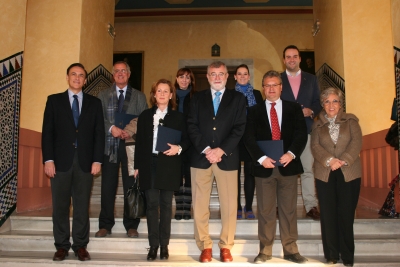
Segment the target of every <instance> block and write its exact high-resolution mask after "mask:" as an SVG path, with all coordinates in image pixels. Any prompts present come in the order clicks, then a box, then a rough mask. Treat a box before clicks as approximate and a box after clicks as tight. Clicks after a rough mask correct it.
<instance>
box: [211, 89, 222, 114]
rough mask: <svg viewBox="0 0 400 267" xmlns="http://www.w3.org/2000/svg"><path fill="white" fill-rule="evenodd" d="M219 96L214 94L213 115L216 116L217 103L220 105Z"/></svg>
mask: <svg viewBox="0 0 400 267" xmlns="http://www.w3.org/2000/svg"><path fill="white" fill-rule="evenodd" d="M220 95H221V92H215V97H214V100H213V105H214V115H217V111H218V107H219V103H221V99H220V98H219V96H220Z"/></svg>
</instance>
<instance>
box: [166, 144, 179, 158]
mask: <svg viewBox="0 0 400 267" xmlns="http://www.w3.org/2000/svg"><path fill="white" fill-rule="evenodd" d="M167 145H169V149H168V150H165V151H164V152H163V154H164V155H167V156H175V155H178V152H179V146H177V145H173V144H170V143H167Z"/></svg>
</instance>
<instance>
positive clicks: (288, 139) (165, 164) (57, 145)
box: [42, 45, 362, 266]
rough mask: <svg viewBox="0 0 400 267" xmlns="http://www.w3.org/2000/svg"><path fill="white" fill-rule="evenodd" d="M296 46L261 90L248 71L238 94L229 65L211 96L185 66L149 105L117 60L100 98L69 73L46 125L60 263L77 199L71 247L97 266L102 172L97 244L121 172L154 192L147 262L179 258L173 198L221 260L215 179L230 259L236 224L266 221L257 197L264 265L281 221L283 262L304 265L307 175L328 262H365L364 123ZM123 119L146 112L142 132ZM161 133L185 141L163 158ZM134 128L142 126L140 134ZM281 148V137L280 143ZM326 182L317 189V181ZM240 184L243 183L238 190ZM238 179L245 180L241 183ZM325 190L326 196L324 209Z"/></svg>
mask: <svg viewBox="0 0 400 267" xmlns="http://www.w3.org/2000/svg"><path fill="white" fill-rule="evenodd" d="M300 61H301V58H300V52H299V50H298V48H297V47H296V46H293V45H291V46H288V47H286V48H285V50H284V52H283V62H284V64H285V66H286V71H285V72H283V73H279V72H276V71H273V70H270V71H268V72H267V73H265V74H264V76H263V78H262V83H261V86H262V89H263V93H264V96H265V100H263V98H262V95H261V93H260V91H258V90H255V89H254V88H253V86H252V85H251V84H250V72H249V68H248V67H247V66H246V65H240V66H238V67H237V68H236V71H235V75H234V77H235V80H236V82H237V83H236V86H235V89H234V90H229V89H227V88H226V83H227V80H228V76H229V74H228V70H227V66H226V65H225V64H224V63H223V62H220V61H216V62H213V63H211V64H210V65H209V66H208V67H207V79H208V82H209V84H210V88H208V89H206V90H203V91H197V92H196V89H195V81H194V75H193V73H192V71H191V70H190V69H187V68H182V69H180V70H178V72H177V75H176V81H175V85H173V84H172V82H171V81H169V80H166V79H159V80H158V81H157V82H155V83H154V84H153V85H152V88H151V91H150V99H149V102H150V104H151V107H150V108H148V106H147V102H146V97H145V95H144V94H143V93H141V92H140V91H138V90H135V89H133V88H132V87H130V86H129V84H128V79H129V76H130V69H129V65H128V64H127V63H125V62H116V63H115V64H114V66H113V77H114V81H115V83H114V84H113V85H112V86H111V87H110V88H109V89H107V90H103V91H101V92H100V93H99V95H98V98H96V97H94V96H90V95H88V94H85V93H83V92H82V87H83V85H84V84H85V82H86V76H87V73H86V70H85V68H84V66H83V65H82V64H80V63H74V64H72V65H71V66H69V67H68V69H67V76H66V80H67V83H68V85H69V88H68V90H67V91H65V92H63V93H59V94H54V95H51V96H49V97H48V100H47V103H46V108H45V112H44V120H43V133H42V150H43V161H44V170H45V173H46V175H48V176H49V177H50V178H51V189H52V200H53V233H54V239H55V243H54V244H55V247H56V249H57V251H56V253H55V254H54V257H53V260H55V261H61V260H64V259H65V257H67V256H68V251H69V250H70V248H71V242H70V226H69V207H70V204H71V198H72V202H73V223H72V239H73V244H72V250H73V251H74V253H75V255H76V256H77V257H78V259H79V260H81V261H85V260H90V255H89V253H88V251H87V249H86V248H87V244H88V242H89V215H88V209H89V202H90V193H91V187H92V182H93V175H95V174H97V173H99V172H100V170H101V171H102V178H101V179H102V180H101V212H100V216H99V230H98V231H97V232H96V234H95V237H98V238H100V237H106V236H107V235H110V234H111V231H112V227H113V226H114V224H115V218H114V206H115V196H116V190H117V185H118V172H119V169H120V168H121V172H122V181H123V188H124V194H125V193H126V192H127V190H128V188H129V187H130V186H132V185H133V183H134V181H135V179H139V184H140V187H141V189H142V190H144V192H145V195H146V205H147V210H146V217H147V228H148V240H149V245H150V248H149V252H148V255H147V260H149V261H153V260H155V259H156V258H157V254H158V249H160V253H159V257H160V259H164V260H165V259H168V258H169V251H168V245H169V240H170V235H171V234H170V233H171V220H172V200H173V196H174V194H175V200H176V213H175V219H177V220H180V219H185V220H188V219H191V207H192V209H193V210H192V211H193V219H194V237H195V241H196V244H197V246H198V248H199V250H200V251H201V253H200V257H199V261H200V262H210V261H212V257H213V252H212V247H213V241H212V239H211V237H210V234H209V231H208V225H209V218H210V210H209V200H210V194H211V189H212V183H213V181H214V179H215V180H216V184H217V188H218V196H219V201H220V213H221V224H222V228H221V233H220V237H219V242H218V247H219V249H220V260H221V261H222V262H231V261H232V260H233V257H232V255H231V251H230V250H231V248H232V247H233V245H234V237H235V232H236V221H237V219H242V218H243V217H244V218H246V219H255V213H253V210H252V201H253V197H254V189H256V190H257V217H258V238H259V240H260V249H259V254H258V255H257V256H256V257H255V259H254V262H255V263H264V262H266V261H268V260H270V259H271V258H272V245H273V243H274V240H275V233H276V219H277V217H278V218H279V229H280V238H281V242H282V246H283V254H284V259H286V260H289V261H292V262H296V263H304V262H306V261H307V259H306V258H305V257H303V256H301V255H300V253H299V250H298V247H297V239H298V231H297V178H298V176H299V175H301V183H302V194H303V200H304V205H305V209H306V213H307V216H309V217H311V218H313V219H315V220H319V219H320V220H321V233H322V243H323V248H324V256H325V258H326V260H327V262H328V263H337V262H338V260H340V259H342V261H343V264H344V265H345V266H353V263H354V233H353V222H354V213H355V208H356V206H357V201H358V196H359V191H360V181H361V179H360V177H361V163H360V158H359V152H360V150H361V140H362V135H361V129H360V126H359V124H358V119H357V117H356V116H354V115H352V114H348V113H345V112H344V111H343V109H342V103H343V95H342V93H341V91H340V90H338V89H334V88H328V89H325V90H323V91H322V93H320V90H319V87H318V83H317V80H316V77H315V76H314V75H311V74H308V73H306V72H303V71H301V70H300V68H299V64H300ZM119 113H121V114H130V115H135V116H136V117H137V116H138V118H135V119H134V120H132V121H131V124H132V123H133V124H134V126H135V127H131V128H129V127H128V126H127V128H124V127H123V126H121V125H119V124H118V125H117V123H116V118H117V117H119V116H120V115H119ZM160 127H168V128H170V129H172V130H175V131H178V132H180V133H181V138H180V141H179V142H176V143H168V144H167V146H168V147H167V149H165V150H163V151H158V150H157V149H159V148H157V146H156V144H157V140H158V137H159V136H158V135H159V131H160V130H162V128H160ZM132 129H135V130H136V132H135V130H132ZM131 138H134V139H135V143H136V146H135V156H134V162H133V164H134V175H133V176H132V175H131V176H130V173H129V172H128V163H129V162H128V157H127V152H126V145H125V140H128V139H131ZM279 140H281V141H279ZM263 141H271V142H275V141H276V142H282V143H283V148H282V149H283V150H282V151H283V152H282V153H281V154H282V155H280V156H279V158H272V157H268V156H267V155H266V154H267V153H266V152H265V150H264V149H263V147H262V146H261V145H260V143H261V142H263ZM241 162H244V174H245V175H244V176H245V180H244V191H245V201H246V204H245V206H244V208H242V206H241V202H240V194H239V192H240V170H241ZM314 177H315V179H316V180H315V181H316V182H315V183H314ZM236 180H237V181H238V183H236ZM233 181H235V182H233ZM315 185H316V189H317V193H318V199H319V206H320V212H318V209H317V206H318V202H317V198H316V196H315ZM139 222H140V219H131V218H128V217H125V216H124V218H123V224H124V227H125V229H126V233H127V236H128V237H132V238H135V237H138V236H139V233H138V231H137V228H138V225H139Z"/></svg>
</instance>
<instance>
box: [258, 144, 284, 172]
mask: <svg viewBox="0 0 400 267" xmlns="http://www.w3.org/2000/svg"><path fill="white" fill-rule="evenodd" d="M257 145H258V146H259V147H260V149H261V150H262V152H264V153H265V155H266V156H267V157H269V158H271V159H273V160H275V161H276V162H275V164H274V165H275V166H283V164H281V163H280V162H279V159H280V158H281V157H282V155H283V154H284V153H283V140H265V141H257Z"/></svg>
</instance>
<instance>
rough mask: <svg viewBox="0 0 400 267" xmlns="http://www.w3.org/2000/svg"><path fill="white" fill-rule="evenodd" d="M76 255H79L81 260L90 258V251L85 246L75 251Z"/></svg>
mask: <svg viewBox="0 0 400 267" xmlns="http://www.w3.org/2000/svg"><path fill="white" fill-rule="evenodd" d="M75 256H77V257H78V259H79V260H80V261H88V260H90V255H89V252H88V251H87V250H86V248H83V247H82V248H79V249H78V250H77V251H75Z"/></svg>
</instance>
